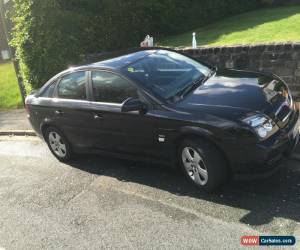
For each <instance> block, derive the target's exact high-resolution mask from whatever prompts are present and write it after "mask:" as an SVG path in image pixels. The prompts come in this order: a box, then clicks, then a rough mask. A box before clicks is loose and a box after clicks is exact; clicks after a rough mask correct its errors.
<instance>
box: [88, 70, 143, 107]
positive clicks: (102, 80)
mask: <svg viewBox="0 0 300 250" xmlns="http://www.w3.org/2000/svg"><path fill="white" fill-rule="evenodd" d="M92 84H93V94H94V99H95V101H96V102H107V103H116V104H121V103H123V102H124V101H125V100H126V99H128V98H129V97H133V98H138V94H137V89H136V87H135V86H133V85H132V84H131V83H130V82H128V81H127V80H126V79H124V78H122V77H120V76H118V75H115V74H113V73H110V72H106V71H93V72H92Z"/></svg>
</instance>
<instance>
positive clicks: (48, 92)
mask: <svg viewBox="0 0 300 250" xmlns="http://www.w3.org/2000/svg"><path fill="white" fill-rule="evenodd" d="M55 84H56V82H53V83H51V84H50V85H49V86H48V87H47V88H46V89H45V90H44V91H43V92H42V94H40V95H39V96H40V97H52V95H53V91H54V88H55Z"/></svg>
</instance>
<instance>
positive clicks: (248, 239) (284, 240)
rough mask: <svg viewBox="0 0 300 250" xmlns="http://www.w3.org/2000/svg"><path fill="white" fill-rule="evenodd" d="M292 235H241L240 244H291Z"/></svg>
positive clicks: (293, 243) (293, 239) (293, 242)
mask: <svg viewBox="0 0 300 250" xmlns="http://www.w3.org/2000/svg"><path fill="white" fill-rule="evenodd" d="M295 244H296V238H295V237H294V236H242V237H241V245H242V246H293V245H295Z"/></svg>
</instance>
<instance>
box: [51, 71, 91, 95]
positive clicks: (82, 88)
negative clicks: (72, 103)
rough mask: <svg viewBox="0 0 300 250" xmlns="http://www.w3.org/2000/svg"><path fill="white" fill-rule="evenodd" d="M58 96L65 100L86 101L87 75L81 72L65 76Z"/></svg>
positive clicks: (59, 86) (60, 83) (60, 84)
mask: <svg viewBox="0 0 300 250" xmlns="http://www.w3.org/2000/svg"><path fill="white" fill-rule="evenodd" d="M57 96H58V97H59V98H64V99H76V100H86V73H85V72H84V71H80V72H75V73H71V74H69V75H67V76H64V77H63V78H62V79H61V80H60V82H59V85H58V88H57Z"/></svg>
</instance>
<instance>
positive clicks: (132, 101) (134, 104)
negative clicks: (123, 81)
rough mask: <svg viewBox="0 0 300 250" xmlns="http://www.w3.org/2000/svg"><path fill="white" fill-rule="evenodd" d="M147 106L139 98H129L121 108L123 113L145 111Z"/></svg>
mask: <svg viewBox="0 0 300 250" xmlns="http://www.w3.org/2000/svg"><path fill="white" fill-rule="evenodd" d="M143 110H145V105H144V104H143V103H142V102H141V101H140V100H139V99H137V98H128V99H127V100H125V101H124V102H123V104H122V107H121V112H131V111H143Z"/></svg>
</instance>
